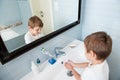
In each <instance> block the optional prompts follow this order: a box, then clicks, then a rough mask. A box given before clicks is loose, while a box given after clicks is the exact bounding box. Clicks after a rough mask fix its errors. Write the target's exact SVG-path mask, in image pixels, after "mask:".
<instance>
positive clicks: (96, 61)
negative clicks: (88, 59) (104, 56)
mask: <svg viewBox="0 0 120 80" xmlns="http://www.w3.org/2000/svg"><path fill="white" fill-rule="evenodd" d="M102 62H103V60H94V61H92V65H96V64H101V63H102Z"/></svg>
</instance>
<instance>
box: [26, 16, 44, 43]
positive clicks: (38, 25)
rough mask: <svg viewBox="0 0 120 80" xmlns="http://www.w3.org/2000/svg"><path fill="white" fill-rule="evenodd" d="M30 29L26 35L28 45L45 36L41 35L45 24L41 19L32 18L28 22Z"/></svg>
mask: <svg viewBox="0 0 120 80" xmlns="http://www.w3.org/2000/svg"><path fill="white" fill-rule="evenodd" d="M28 27H29V31H28V32H27V33H26V34H25V37H24V39H25V43H26V44H29V43H31V42H33V41H35V40H36V39H38V38H40V37H42V36H43V34H41V30H42V28H43V23H42V21H41V19H40V18H39V17H37V16H33V17H31V18H30V19H29V21H28Z"/></svg>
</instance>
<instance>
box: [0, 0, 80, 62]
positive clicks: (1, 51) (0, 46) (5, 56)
mask: <svg viewBox="0 0 120 80" xmlns="http://www.w3.org/2000/svg"><path fill="white" fill-rule="evenodd" d="M81 1H82V0H78V20H77V21H75V22H73V23H71V24H69V25H67V26H64V27H63V28H60V29H58V30H56V31H54V32H51V33H50V34H48V35H46V36H43V37H42V38H40V39H38V40H36V41H34V42H32V43H30V44H27V45H25V46H23V47H20V48H19V49H16V50H14V51H13V52H11V53H9V51H8V50H7V48H6V46H5V44H4V41H3V40H2V38H1V35H0V61H1V63H2V64H5V63H7V62H9V61H11V60H13V59H15V58H17V57H19V56H20V55H22V54H24V53H25V52H27V51H29V50H31V49H32V48H34V47H36V46H38V45H40V44H42V43H44V42H46V41H48V40H50V39H52V38H53V37H55V36H57V35H59V34H61V33H63V32H65V31H67V30H68V29H71V28H72V27H74V26H76V25H78V24H80V15H81Z"/></svg>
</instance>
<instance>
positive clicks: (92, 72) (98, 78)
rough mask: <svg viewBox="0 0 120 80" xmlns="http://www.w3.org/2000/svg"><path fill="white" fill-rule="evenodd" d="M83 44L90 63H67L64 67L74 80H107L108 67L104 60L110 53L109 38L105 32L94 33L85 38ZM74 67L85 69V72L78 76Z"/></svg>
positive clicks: (110, 43)
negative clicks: (70, 72)
mask: <svg viewBox="0 0 120 80" xmlns="http://www.w3.org/2000/svg"><path fill="white" fill-rule="evenodd" d="M84 44H85V49H86V52H85V56H86V58H87V59H88V60H89V61H90V63H87V62H86V63H74V62H72V61H68V62H66V63H65V67H66V68H67V69H69V70H71V71H72V74H73V75H74V77H75V78H76V80H109V67H108V64H107V62H106V60H105V59H106V58H107V57H108V56H109V55H110V53H111V49H112V39H111V37H110V36H109V35H107V34H106V33H105V32H95V33H93V34H91V35H88V36H87V37H86V38H85V40H84ZM74 67H79V68H85V70H84V71H83V73H82V74H81V75H80V74H78V73H77V72H76V71H75V69H74Z"/></svg>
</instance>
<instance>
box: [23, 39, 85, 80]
mask: <svg viewBox="0 0 120 80" xmlns="http://www.w3.org/2000/svg"><path fill="white" fill-rule="evenodd" d="M73 44H76V46H74V47H71V46H70V45H73ZM84 50H85V49H84V44H83V42H81V41H78V40H75V41H73V42H72V43H70V44H69V45H68V46H66V47H65V48H64V49H63V51H64V52H65V53H66V55H64V56H63V55H62V56H60V57H59V58H58V59H57V61H56V63H54V64H53V65H51V64H49V63H48V62H47V61H46V63H47V64H46V66H45V68H44V70H43V71H42V72H40V73H39V74H37V75H34V78H33V77H32V79H31V78H30V79H29V80H75V78H74V76H71V77H70V76H68V75H67V71H68V70H67V69H66V68H65V67H64V63H65V62H66V61H68V60H72V61H73V62H85V61H86V60H87V59H86V57H85V55H84ZM76 71H78V72H79V73H81V72H82V69H76ZM22 80H26V79H22Z"/></svg>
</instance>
